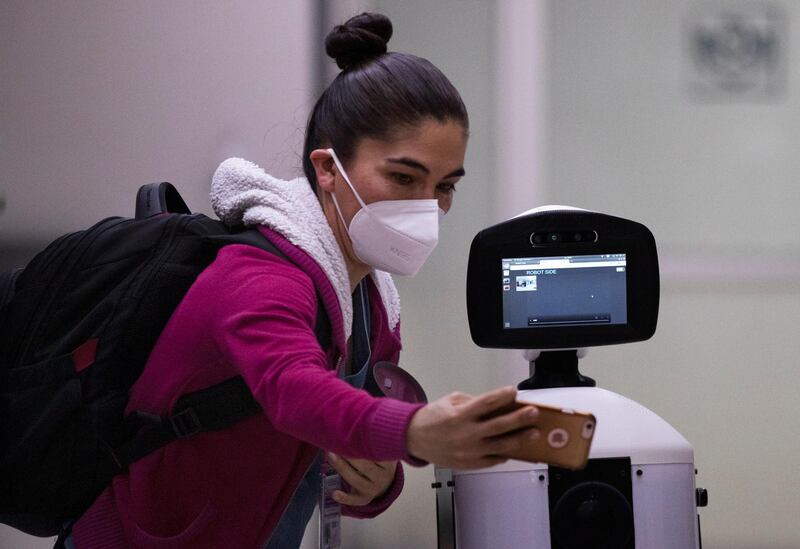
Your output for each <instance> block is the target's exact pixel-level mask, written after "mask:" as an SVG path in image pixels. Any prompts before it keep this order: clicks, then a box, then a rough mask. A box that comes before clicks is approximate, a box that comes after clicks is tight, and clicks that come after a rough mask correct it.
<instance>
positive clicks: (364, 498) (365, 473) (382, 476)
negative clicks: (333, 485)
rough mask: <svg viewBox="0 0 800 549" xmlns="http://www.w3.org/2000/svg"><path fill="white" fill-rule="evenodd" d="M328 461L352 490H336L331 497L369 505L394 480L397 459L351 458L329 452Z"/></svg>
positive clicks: (349, 502)
mask: <svg viewBox="0 0 800 549" xmlns="http://www.w3.org/2000/svg"><path fill="white" fill-rule="evenodd" d="M328 463H329V464H330V465H331V467H333V468H334V469H336V472H338V473H339V475H341V477H342V480H344V481H345V482H347V484H349V485H350V492H349V493H347V492H344V491H342V490H336V491H335V492H334V493H333V494H332V496H331V497H333V499H334V500H335V501H336V502H337V503H340V504H342V505H349V506H350V507H357V506H360V505H367V504H368V503H370V502H371V501H372V500H374V499H375V498H377V497H379V496H382V495H383V494H384V493H385V492H386V490H388V489H389V486H391V485H392V482H393V481H394V473H395V470H396V469H397V462H396V461H370V460H368V459H351V458H343V457H341V456H337V455H336V454H333V453H330V452H329V453H328Z"/></svg>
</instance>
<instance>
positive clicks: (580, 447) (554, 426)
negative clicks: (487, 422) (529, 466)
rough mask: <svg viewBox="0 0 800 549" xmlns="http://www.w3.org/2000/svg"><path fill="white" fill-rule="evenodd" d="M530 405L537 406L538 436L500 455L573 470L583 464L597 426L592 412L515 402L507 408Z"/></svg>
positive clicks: (581, 467)
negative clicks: (524, 444) (526, 443)
mask: <svg viewBox="0 0 800 549" xmlns="http://www.w3.org/2000/svg"><path fill="white" fill-rule="evenodd" d="M530 405H533V406H536V407H537V408H538V409H539V420H538V422H537V428H538V429H539V432H540V433H541V436H540V437H539V439H538V440H536V441H533V442H530V443H529V444H528V445H526V446H525V447H524V448H522V449H520V450H518V451H515V452H511V453H509V454H504V456H503V457H508V458H511V459H519V460H522V461H530V462H541V463H547V464H549V465H555V466H557V467H563V468H565V469H573V470H578V469H583V468H584V467H586V462H587V461H588V459H589V448H590V447H591V445H592V438H593V437H594V432H595V429H596V426H597V419H596V418H595V417H594V415H592V414H590V413H587V412H577V411H575V410H572V409H568V408H556V407H553V406H546V405H544V404H535V403H532V402H519V401H518V402H515V403H514V406H513V407H509V409H508V410H507V411H512V410H514V409H517V408H519V407H522V406H530Z"/></svg>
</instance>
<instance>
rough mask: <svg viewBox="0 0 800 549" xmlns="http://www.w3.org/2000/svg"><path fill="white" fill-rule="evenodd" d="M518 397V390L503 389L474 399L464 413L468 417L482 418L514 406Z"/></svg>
mask: <svg viewBox="0 0 800 549" xmlns="http://www.w3.org/2000/svg"><path fill="white" fill-rule="evenodd" d="M516 397H517V390H516V389H515V388H514V387H501V388H500V389H495V390H493V391H489V392H487V393H483V394H482V395H479V396H477V397H475V398H473V399H472V400H471V401H469V402H467V403H466V404H464V406H463V412H464V414H466V415H467V416H470V417H473V418H480V417H483V416H486V415H487V414H490V413H491V412H494V411H496V410H497V409H499V408H502V407H503V406H508V405H509V404H512V403H513V402H514V399H515V398H516Z"/></svg>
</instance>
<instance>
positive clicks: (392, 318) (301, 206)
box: [211, 158, 400, 338]
mask: <svg viewBox="0 0 800 549" xmlns="http://www.w3.org/2000/svg"><path fill="white" fill-rule="evenodd" d="M211 206H212V207H213V208H214V213H216V214H217V216H218V217H219V218H220V219H221V220H222V221H223V222H224V223H225V224H226V225H229V226H233V225H245V226H252V225H265V226H267V227H269V228H270V229H273V230H275V231H276V232H278V233H280V234H282V235H283V236H284V237H285V238H286V239H287V240H289V242H291V243H292V244H294V245H295V246H298V247H299V248H301V249H302V250H303V251H305V252H306V253H307V254H308V255H310V256H311V257H312V258H313V259H314V261H316V262H317V264H319V266H320V267H321V268H322V270H323V271H324V272H325V274H326V275H327V276H328V279H329V280H330V281H331V284H332V285H333V287H334V289H335V290H336V296H337V297H338V299H339V305H340V307H341V309H342V317H343V318H344V330H345V334H346V337H348V338H349V337H350V333H351V331H352V325H353V302H352V297H351V292H350V279H349V277H348V275H347V267H346V265H345V262H344V257H343V256H342V252H341V250H340V249H339V245H338V243H337V242H336V237H335V236H334V235H333V231H332V230H331V228H330V225H328V221H327V219H326V218H325V215H324V214H323V213H322V207H321V206H320V203H319V200H318V199H317V196H316V195H315V194H314V192H313V191H312V190H311V186H310V185H309V183H308V180H306V178H304V177H298V178H297V179H292V180H291V181H284V180H282V179H278V178H276V177H272V176H271V175H269V174H268V173H266V172H265V171H264V170H263V169H262V168H260V167H259V166H258V165H256V164H254V163H253V162H250V161H248V160H244V159H242V158H229V159H228V160H226V161H224V162H223V163H222V164H220V165H219V167H218V168H217V171H216V172H215V173H214V177H213V178H212V180H211ZM372 277H373V280H374V281H375V284H376V286H377V287H378V290H379V291H380V294H381V298H382V299H383V304H384V307H385V308H386V313H387V316H388V318H389V328H390V329H394V327H395V326H396V325H397V323H398V322H399V321H400V298H399V296H398V294H397V289H396V288H395V286H394V282H393V281H392V278H391V276H390V275H389V274H388V273H385V272H383V271H373V272H372Z"/></svg>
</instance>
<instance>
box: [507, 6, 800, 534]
mask: <svg viewBox="0 0 800 549" xmlns="http://www.w3.org/2000/svg"><path fill="white" fill-rule="evenodd" d="M547 4H548V10H549V12H550V18H549V25H548V31H549V32H548V49H549V52H550V54H549V64H550V70H549V73H548V74H549V87H548V96H549V100H548V109H547V112H548V119H549V124H548V127H547V129H546V131H547V135H548V148H549V153H548V155H547V158H548V167H547V173H548V176H547V188H548V189H547V193H546V194H547V198H548V201H550V202H554V203H567V204H573V205H576V206H581V207H585V208H589V209H597V210H601V211H605V212H608V213H612V214H617V215H621V216H623V217H629V218H632V219H636V220H638V221H641V222H643V223H645V224H646V225H648V226H649V227H650V228H651V229H652V231H653V233H654V234H655V237H656V240H657V242H658V244H659V253H660V260H661V267H662V275H663V277H662V305H661V310H660V315H659V326H658V330H657V332H656V334H655V336H654V338H653V339H652V340H650V341H648V342H644V343H639V344H635V345H625V346H618V347H615V348H605V349H596V350H593V351H590V353H589V356H588V357H587V358H586V359H585V361H584V362H586V367H585V370H586V372H587V374H588V375H590V376H592V377H594V378H595V379H597V380H598V382H599V384H600V385H601V386H603V387H606V388H608V389H611V390H614V391H617V392H620V393H622V394H625V395H627V396H629V397H632V398H634V399H636V400H638V401H639V402H641V403H643V404H645V405H646V406H648V407H650V408H652V409H653V410H654V411H656V412H657V413H659V414H660V415H662V416H663V417H664V418H665V419H666V420H667V421H669V422H670V423H672V424H673V425H674V426H675V427H676V428H678V430H680V431H681V432H682V433H683V434H684V435H685V436H686V437H687V438H688V439H689V441H690V442H691V443H692V444H693V445H694V447H695V451H696V464H697V467H698V469H699V475H698V479H697V482H698V485H699V486H703V487H705V488H707V489H708V490H709V500H710V503H709V507H707V508H706V509H702V510H701V517H702V531H703V542H704V547H718V548H726V549H753V548H767V547H769V548H776V549H777V548H789V547H798V546H800V534H798V532H797V528H796V519H797V517H798V516H800V496H799V495H798V494H800V474H798V473H797V467H796V460H797V457H798V455H799V452H798V450H800V442H798V438H797V434H798V433H800V417H798V415H797V414H796V413H794V409H795V407H796V404H797V395H798V392H800V376H798V374H797V367H798V366H799V365H800V359H798V356H800V339H798V337H797V326H798V324H800V292H798V290H800V236H799V235H800V231H798V229H800V224H798V221H797V213H796V212H797V209H798V207H800V190H798V189H799V187H798V185H797V184H796V179H797V175H798V173H800V155H798V154H797V149H798V146H799V145H800V141H798V137H800V90H798V87H797V86H798V79H797V76H798V73H797V67H798V63H797V61H798V57H799V56H800V44H799V43H798V42H797V41H796V40H794V36H790V35H789V34H788V32H794V30H795V29H797V28H798V27H799V26H800V9H798V8H800V6H798V4H797V3H794V2H771V3H764V2H735V1H734V2H723V3H719V2H662V1H656V0H650V1H647V2H637V3H635V4H634V3H629V2H618V1H613V0H601V1H593V2H585V1H578V0H566V1H565V0H554V1H551V2H548V3H547ZM767 9H770V10H772V13H776V14H777V16H776V17H777V18H776V19H775V20H773V23H774V24H775V25H774V28H777V29H778V31H777V32H782V31H786V32H785V33H782V34H780V35H779V36H780V43H779V46H780V51H781V55H779V56H778V57H777V58H776V61H775V62H776V63H777V65H776V66H777V67H778V68H777V70H776V72H775V73H774V75H775V76H776V79H775V80H776V81H777V86H778V89H777V93H754V92H750V93H742V94H723V93H714V92H713V89H712V87H711V84H710V82H709V80H703V77H704V75H703V73H698V70H697V68H696V66H694V65H693V64H692V61H691V58H690V57H689V55H688V45H687V44H688V40H689V36H690V34H689V32H690V29H692V28H696V27H695V25H696V24H697V22H698V21H700V20H703V19H706V20H707V18H708V17H715V16H719V14H720V13H724V12H729V13H730V12H734V13H743V14H745V15H746V16H748V17H751V18H756V19H758V18H761V21H760V22H761V23H763V22H764V21H763V19H764V18H766V15H765V14H766V13H768V12H767V11H766V10H767ZM781 14H783V16H785V17H780V15H781ZM781 28H782V31H781ZM727 45H728V47H732V48H736V47H737V44H736V43H733V42H729V43H728V44H727ZM739 45H741V43H740V44H739ZM727 61H732V60H730V59H729V60H727ZM762 68H763V67H762ZM783 70H785V72H784V73H783V75H781V71H783ZM746 75H749V76H750V77H752V78H753V79H754V80H753V81H754V82H755V83H756V84H758V83H759V82H760V83H762V84H763V81H761V80H759V76H763V73H759V66H758V64H755V65H753V70H752V71H749V72H746ZM705 78H710V76H709V75H708V74H705ZM781 79H782V82H781ZM704 84H705V85H706V86H707V89H706V90H705V93H699V91H698V89H697V88H698V86H702V85H704ZM756 88H758V86H756ZM700 91H702V90H700ZM516 137H517V138H522V136H516ZM498 146H500V144H499V143H498Z"/></svg>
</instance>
